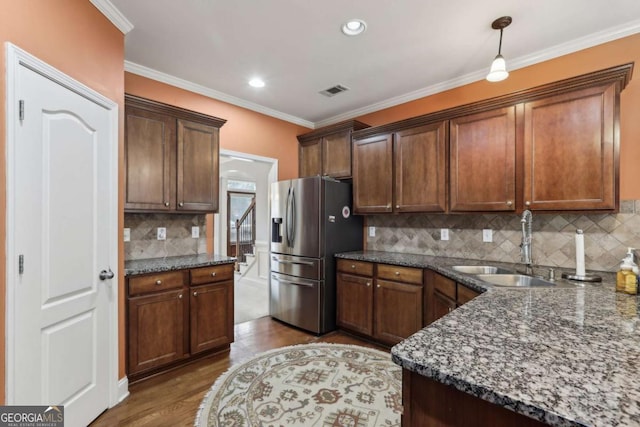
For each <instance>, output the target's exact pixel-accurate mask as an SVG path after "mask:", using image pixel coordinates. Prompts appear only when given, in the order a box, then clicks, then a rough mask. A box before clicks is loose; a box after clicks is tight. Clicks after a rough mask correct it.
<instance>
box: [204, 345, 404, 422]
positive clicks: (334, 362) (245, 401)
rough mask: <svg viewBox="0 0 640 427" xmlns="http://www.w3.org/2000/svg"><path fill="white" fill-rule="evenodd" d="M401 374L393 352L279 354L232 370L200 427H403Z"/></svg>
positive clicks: (345, 349) (293, 349) (350, 348)
mask: <svg viewBox="0 0 640 427" xmlns="http://www.w3.org/2000/svg"><path fill="white" fill-rule="evenodd" d="M401 384H402V372H401V369H400V367H399V366H397V365H395V364H394V363H393V362H392V361H391V356H390V355H389V354H388V353H384V352H382V351H378V350H374V349H371V348H367V347H360V346H354V345H343V344H327V343H322V344H303V345H295V346H290V347H283V348H278V349H275V350H270V351H268V352H265V353H261V354H259V355H257V356H254V357H253V358H251V359H250V360H247V361H245V362H244V363H241V364H239V365H236V366H233V367H231V368H230V369H229V370H228V371H227V372H226V373H224V374H223V375H222V376H220V378H218V380H217V381H216V382H215V384H214V385H213V387H212V388H211V390H210V391H209V393H208V394H207V395H206V396H205V398H204V399H203V401H202V404H201V405H200V409H199V410H198V414H197V416H196V421H195V426H196V427H205V426H207V427H214V426H215V427H217V426H224V427H232V426H233V427H241V426H242V427H254V426H256V427H257V426H263V427H269V426H292V427H298V426H299V427H302V426H304V427H307V426H318V427H320V426H322V427H325V426H350V427H382V426H384V427H392V426H399V425H400V413H401V407H402V406H401V405H402V399H401V390H402V386H401Z"/></svg>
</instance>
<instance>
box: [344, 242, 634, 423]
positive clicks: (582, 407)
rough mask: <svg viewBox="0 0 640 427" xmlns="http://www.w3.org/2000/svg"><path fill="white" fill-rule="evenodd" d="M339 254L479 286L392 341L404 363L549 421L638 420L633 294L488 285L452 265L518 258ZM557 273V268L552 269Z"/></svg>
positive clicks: (608, 277)
mask: <svg viewBox="0 0 640 427" xmlns="http://www.w3.org/2000/svg"><path fill="white" fill-rule="evenodd" d="M337 256H338V257H340V258H346V259H354V260H363V261H372V262H381V263H389V264H396V265H404V266H413V267H420V268H430V269H433V270H435V271H438V272H439V273H441V274H443V275H446V276H448V277H450V278H452V279H454V280H456V281H458V282H461V283H463V284H465V285H467V286H470V287H474V289H477V290H481V291H482V290H484V291H486V292H484V293H483V294H482V295H480V296H478V297H476V298H475V299H473V300H472V301H470V302H469V303H467V304H465V305H463V306H462V307H460V308H458V309H456V310H454V311H453V312H451V313H450V314H448V315H446V316H444V317H443V318H441V319H439V320H438V321H436V322H434V323H432V324H431V325H429V326H428V327H426V328H424V329H422V330H421V331H419V332H417V333H416V334H414V335H412V336H411V337H409V338H408V339H406V340H404V341H402V342H401V343H399V344H398V345H396V346H395V347H393V348H392V350H391V354H392V358H393V361H394V362H395V363H397V364H398V365H400V366H402V367H403V368H405V369H408V370H411V371H414V372H417V373H419V374H421V375H424V376H427V377H430V378H433V379H435V380H437V381H440V382H442V383H444V384H449V385H452V386H454V387H456V388H457V389H459V390H462V391H465V392H467V393H470V394H472V395H474V396H477V397H479V398H482V399H485V400H487V401H490V402H493V403H496V404H498V405H500V406H503V407H506V408H508V409H510V410H513V411H515V412H518V413H521V414H524V415H527V416H530V417H532V418H535V419H538V420H540V421H543V422H545V423H548V424H550V425H555V426H585V425H588V426H612V425H625V426H627V425H640V325H639V322H638V299H637V297H635V296H629V295H624V294H620V293H616V292H615V286H614V283H615V282H614V280H615V276H614V274H612V273H603V272H599V273H598V274H600V275H602V277H603V282H602V283H601V284H584V285H583V286H577V287H568V288H560V289H553V288H543V289H539V288H538V289H531V288H526V289H514V288H498V287H492V286H491V285H490V284H486V283H483V282H481V281H479V280H477V279H474V278H473V277H472V276H470V275H466V274H461V273H457V272H455V271H454V270H452V269H451V268H450V266H452V265H456V264H465V265H470V264H477V265H479V264H490V265H501V266H504V267H507V268H511V269H515V268H520V266H519V265H514V264H503V263H494V262H487V261H470V260H460V259H453V258H439V257H431V256H421V255H409V254H397V253H387V252H352V253H344V254H339V255H337ZM556 277H560V274H559V273H556Z"/></svg>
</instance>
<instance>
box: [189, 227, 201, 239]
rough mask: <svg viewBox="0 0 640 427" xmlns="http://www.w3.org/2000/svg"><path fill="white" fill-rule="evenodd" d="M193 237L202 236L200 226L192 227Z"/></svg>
mask: <svg viewBox="0 0 640 427" xmlns="http://www.w3.org/2000/svg"><path fill="white" fill-rule="evenodd" d="M191 237H193V238H194V239H197V238H198V237H200V227H191Z"/></svg>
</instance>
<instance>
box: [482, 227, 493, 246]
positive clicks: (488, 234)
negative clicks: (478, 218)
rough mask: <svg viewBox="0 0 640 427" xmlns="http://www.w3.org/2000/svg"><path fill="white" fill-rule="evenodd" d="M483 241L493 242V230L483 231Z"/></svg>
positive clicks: (486, 229) (484, 229) (485, 229)
mask: <svg viewBox="0 0 640 427" xmlns="http://www.w3.org/2000/svg"><path fill="white" fill-rule="evenodd" d="M482 241H483V242H486V243H491V242H493V230H492V229H490V228H483V229H482Z"/></svg>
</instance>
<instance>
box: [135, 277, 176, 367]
mask: <svg viewBox="0 0 640 427" xmlns="http://www.w3.org/2000/svg"><path fill="white" fill-rule="evenodd" d="M184 303H185V298H184V290H183V289H178V290H175V291H170V292H163V293H160V294H155V295H150V296H141V297H136V298H131V299H129V373H130V374H135V373H137V372H142V371H146V370H149V369H153V368H156V367H158V366H162V365H166V364H169V363H171V362H175V361H176V360H180V359H182V358H183V357H184V345H183V344H184V340H183V337H184V326H185V324H184V312H185V304H184ZM150 331H153V333H149V332H150Z"/></svg>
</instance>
